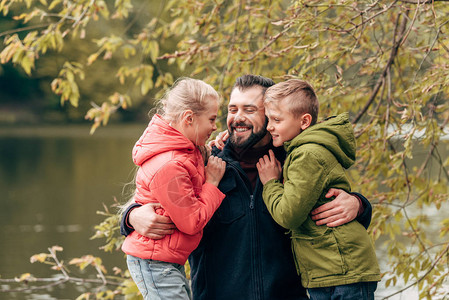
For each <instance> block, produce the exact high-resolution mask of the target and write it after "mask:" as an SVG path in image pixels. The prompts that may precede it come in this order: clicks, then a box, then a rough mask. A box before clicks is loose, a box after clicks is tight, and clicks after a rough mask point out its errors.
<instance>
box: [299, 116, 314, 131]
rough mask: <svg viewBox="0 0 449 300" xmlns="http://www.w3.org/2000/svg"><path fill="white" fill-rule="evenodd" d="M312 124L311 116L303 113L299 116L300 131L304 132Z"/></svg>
mask: <svg viewBox="0 0 449 300" xmlns="http://www.w3.org/2000/svg"><path fill="white" fill-rule="evenodd" d="M310 124H312V115H311V114H308V113H305V114H303V115H302V116H301V129H302V130H305V129H306V128H308V127H309V126H310Z"/></svg>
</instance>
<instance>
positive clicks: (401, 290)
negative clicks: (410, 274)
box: [383, 243, 449, 299]
mask: <svg viewBox="0 0 449 300" xmlns="http://www.w3.org/2000/svg"><path fill="white" fill-rule="evenodd" d="M448 251H449V243H448V244H447V246H446V249H444V251H442V252H441V254H440V255H439V256H438V258H437V259H436V260H435V261H434V262H433V264H432V265H431V266H430V267H429V269H428V270H427V272H426V273H425V274H423V275H422V276H421V277H420V278H418V280H416V281H415V282H413V283H411V284H409V285H408V286H406V287H404V288H402V289H400V290H399V291H396V292H394V293H393V294H391V295H388V296H387V297H384V298H383V299H388V298H390V297H393V296H395V295H398V294H400V293H402V292H404V291H405V290H408V289H409V288H411V287H412V286H415V285H417V284H418V283H420V282H421V281H423V280H424V279H425V278H426V276H427V275H429V274H430V272H432V270H433V269H435V267H436V265H437V264H438V262H439V261H440V260H441V259H442V258H443V256H444V255H445V254H446V253H448Z"/></svg>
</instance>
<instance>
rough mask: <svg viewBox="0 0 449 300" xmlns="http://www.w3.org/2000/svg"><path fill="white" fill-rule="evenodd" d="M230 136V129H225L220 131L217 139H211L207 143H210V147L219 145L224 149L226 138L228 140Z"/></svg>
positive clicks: (218, 146)
mask: <svg viewBox="0 0 449 300" xmlns="http://www.w3.org/2000/svg"><path fill="white" fill-rule="evenodd" d="M228 138H229V131H227V130H225V131H222V132H220V133H219V134H218V135H217V137H216V138H215V140H213V141H210V142H209V143H208V144H207V145H208V146H209V147H211V148H212V147H213V146H215V147H217V148H218V149H220V150H223V148H224V145H225V143H226V140H227V139H228Z"/></svg>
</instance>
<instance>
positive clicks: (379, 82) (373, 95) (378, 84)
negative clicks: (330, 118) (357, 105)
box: [352, 15, 407, 124]
mask: <svg viewBox="0 0 449 300" xmlns="http://www.w3.org/2000/svg"><path fill="white" fill-rule="evenodd" d="M400 16H401V15H399V16H398V19H399V18H400ZM406 25H407V19H406V18H405V17H403V18H402V21H401V23H400V25H397V26H399V33H400V37H399V38H398V39H394V40H395V43H394V45H393V48H392V49H391V53H390V58H389V59H388V62H387V64H386V66H385V68H384V69H383V71H382V74H381V75H380V77H379V79H378V80H377V82H376V84H375V86H374V89H373V92H372V93H371V96H370V97H369V99H368V101H367V103H366V104H365V106H364V107H363V108H362V110H361V111H360V112H359V113H358V114H357V115H356V116H355V118H354V120H353V121H352V123H353V124H355V123H357V122H358V121H359V120H360V118H361V117H362V116H363V115H364V114H365V113H366V111H367V110H368V108H369V107H370V106H371V104H372V103H373V102H374V99H375V98H376V96H377V93H378V92H379V89H380V87H381V85H382V83H383V82H384V79H385V76H386V75H387V73H388V70H389V69H390V68H391V66H392V65H393V62H394V60H395V58H396V56H397V54H398V51H399V47H400V45H401V44H402V40H403V38H404V37H405V29H406ZM396 28H398V27H396Z"/></svg>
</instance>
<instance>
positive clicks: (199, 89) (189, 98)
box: [158, 77, 220, 122]
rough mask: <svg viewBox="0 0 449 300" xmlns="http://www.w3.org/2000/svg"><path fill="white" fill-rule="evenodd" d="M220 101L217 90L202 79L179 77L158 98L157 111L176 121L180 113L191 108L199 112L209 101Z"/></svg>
mask: <svg viewBox="0 0 449 300" xmlns="http://www.w3.org/2000/svg"><path fill="white" fill-rule="evenodd" d="M212 100H215V101H217V102H219V101H220V96H219V95H218V93H217V91H216V90H215V89H214V88H213V87H212V86H211V85H209V84H207V83H205V82H204V81H202V80H198V79H193V78H188V77H181V78H179V79H178V80H176V82H175V83H174V84H173V86H172V87H171V88H170V89H169V90H168V91H167V92H166V93H165V95H164V97H163V98H162V99H161V100H160V107H159V109H158V113H159V114H160V115H162V117H163V118H164V119H165V120H166V121H168V122H176V121H178V120H179V119H180V117H181V115H182V113H184V112H185V111H186V110H191V111H192V112H193V113H194V114H197V115H199V114H201V113H203V112H204V111H206V110H207V109H208V108H209V103H210V101H212Z"/></svg>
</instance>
